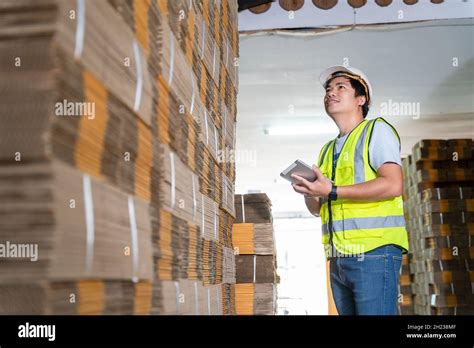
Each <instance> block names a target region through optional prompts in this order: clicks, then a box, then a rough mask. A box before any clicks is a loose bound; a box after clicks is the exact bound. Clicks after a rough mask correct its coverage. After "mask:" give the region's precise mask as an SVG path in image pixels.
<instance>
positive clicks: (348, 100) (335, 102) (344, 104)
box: [324, 76, 365, 116]
mask: <svg viewBox="0 0 474 348" xmlns="http://www.w3.org/2000/svg"><path fill="white" fill-rule="evenodd" d="M364 103H365V97H362V96H359V97H356V96H355V89H354V88H353V87H352V85H351V82H350V80H349V79H348V78H347V77H344V76H340V77H336V78H334V79H333V80H332V81H331V82H329V84H328V85H327V87H326V95H325V97H324V107H325V109H326V112H327V113H328V115H330V116H335V115H338V114H347V113H349V114H352V113H354V112H357V111H358V110H359V106H362V105H364Z"/></svg>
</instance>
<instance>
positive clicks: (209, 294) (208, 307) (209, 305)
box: [207, 288, 211, 315]
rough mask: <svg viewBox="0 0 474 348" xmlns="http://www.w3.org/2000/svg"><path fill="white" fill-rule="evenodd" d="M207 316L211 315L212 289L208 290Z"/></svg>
mask: <svg viewBox="0 0 474 348" xmlns="http://www.w3.org/2000/svg"><path fill="white" fill-rule="evenodd" d="M207 314H209V315H211V289H209V288H207Z"/></svg>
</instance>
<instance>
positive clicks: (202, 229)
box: [201, 195, 204, 237]
mask: <svg viewBox="0 0 474 348" xmlns="http://www.w3.org/2000/svg"><path fill="white" fill-rule="evenodd" d="M201 212H202V219H201V237H202V236H204V195H201Z"/></svg>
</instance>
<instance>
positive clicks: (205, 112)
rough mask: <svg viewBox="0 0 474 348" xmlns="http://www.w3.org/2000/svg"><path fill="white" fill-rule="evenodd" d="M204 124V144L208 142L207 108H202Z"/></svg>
mask: <svg viewBox="0 0 474 348" xmlns="http://www.w3.org/2000/svg"><path fill="white" fill-rule="evenodd" d="M204 124H205V125H206V145H208V144H209V129H208V126H207V109H204Z"/></svg>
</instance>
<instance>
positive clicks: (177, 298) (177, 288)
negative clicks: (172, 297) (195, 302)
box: [174, 280, 180, 314]
mask: <svg viewBox="0 0 474 348" xmlns="http://www.w3.org/2000/svg"><path fill="white" fill-rule="evenodd" d="M174 287H175V288H176V314H179V293H180V291H179V283H178V282H177V281H176V280H175V281H174Z"/></svg>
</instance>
